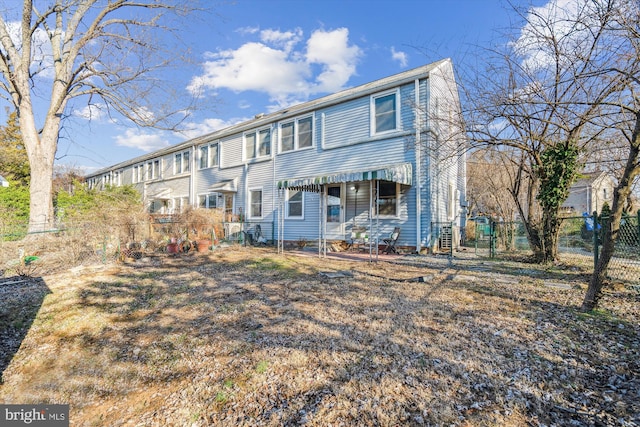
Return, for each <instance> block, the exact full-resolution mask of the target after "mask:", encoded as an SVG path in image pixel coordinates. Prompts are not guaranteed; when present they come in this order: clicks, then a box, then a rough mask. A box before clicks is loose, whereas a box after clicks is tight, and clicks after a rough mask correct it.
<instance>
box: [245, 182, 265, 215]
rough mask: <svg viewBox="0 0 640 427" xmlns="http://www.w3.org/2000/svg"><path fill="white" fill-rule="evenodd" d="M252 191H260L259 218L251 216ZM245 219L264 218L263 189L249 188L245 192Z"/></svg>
mask: <svg viewBox="0 0 640 427" xmlns="http://www.w3.org/2000/svg"><path fill="white" fill-rule="evenodd" d="M254 191H260V192H261V198H260V211H261V213H262V214H261V215H260V216H253V209H251V208H252V206H251V193H252V192H254ZM247 199H248V200H247V218H249V219H263V218H264V189H263V188H262V187H251V188H249V189H248V191H247Z"/></svg>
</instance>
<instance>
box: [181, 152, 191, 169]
mask: <svg viewBox="0 0 640 427" xmlns="http://www.w3.org/2000/svg"><path fill="white" fill-rule="evenodd" d="M182 170H183V171H184V172H189V170H191V162H190V161H189V152H188V151H185V152H184V153H182Z"/></svg>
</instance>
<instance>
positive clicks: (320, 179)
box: [278, 163, 413, 192]
mask: <svg viewBox="0 0 640 427" xmlns="http://www.w3.org/2000/svg"><path fill="white" fill-rule="evenodd" d="M412 172H413V168H412V166H411V163H402V164H399V165H390V166H384V167H377V168H373V169H364V170H360V171H347V172H337V173H333V174H327V175H318V176H312V177H305V178H292V179H283V180H281V181H278V188H279V189H283V188H288V189H291V190H299V191H315V192H319V191H321V189H322V186H323V185H326V184H339V183H342V182H358V181H373V180H380V181H391V182H398V183H400V184H404V185H412V182H413V181H412Z"/></svg>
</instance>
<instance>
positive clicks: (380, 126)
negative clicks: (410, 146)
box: [371, 92, 399, 135]
mask: <svg viewBox="0 0 640 427" xmlns="http://www.w3.org/2000/svg"><path fill="white" fill-rule="evenodd" d="M371 111H372V114H371V123H372V134H374V135H375V134H379V133H384V132H391V131H395V130H398V129H399V122H398V118H399V112H398V94H397V92H392V93H386V94H382V95H377V96H373V97H371Z"/></svg>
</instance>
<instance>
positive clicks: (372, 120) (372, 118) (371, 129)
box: [369, 88, 402, 136]
mask: <svg viewBox="0 0 640 427" xmlns="http://www.w3.org/2000/svg"><path fill="white" fill-rule="evenodd" d="M388 95H395V97H396V128H395V129H391V130H385V131H382V132H376V99H378V98H382V97H384V96H388ZM369 106H370V107H369V123H370V126H369V134H370V136H375V135H386V134H392V133H396V132H400V131H401V128H400V125H401V120H400V117H402V114H401V111H400V110H401V106H400V88H397V89H394V90H388V91H386V92H381V93H376V94H375V95H371V97H370V99H369Z"/></svg>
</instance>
